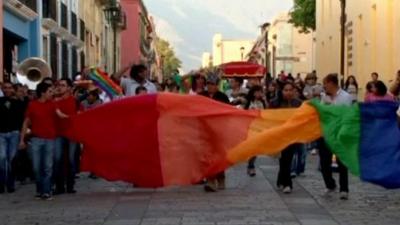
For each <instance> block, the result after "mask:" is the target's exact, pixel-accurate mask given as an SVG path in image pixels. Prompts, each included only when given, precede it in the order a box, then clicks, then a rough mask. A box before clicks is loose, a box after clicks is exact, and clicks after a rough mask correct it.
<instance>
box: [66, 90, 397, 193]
mask: <svg viewBox="0 0 400 225" xmlns="http://www.w3.org/2000/svg"><path fill="white" fill-rule="evenodd" d="M396 109H397V108H396V105H395V104H389V103H387V104H386V103H385V104H370V105H360V106H357V105H355V106H352V107H338V106H325V105H320V104H319V103H317V102H311V103H310V104H308V103H306V104H303V105H302V106H301V107H300V108H298V109H278V110H263V111H245V110H240V109H237V108H235V107H232V106H229V105H226V104H223V103H219V102H215V101H213V100H211V99H208V98H205V97H202V96H189V95H175V94H156V95H145V96H138V97H131V98H125V99H121V100H118V101H115V102H112V103H109V104H106V105H103V106H100V107H98V108H96V109H93V110H90V111H88V112H85V113H82V114H79V115H77V116H76V117H73V118H71V129H70V137H71V138H72V139H74V140H77V141H79V142H81V143H83V145H84V154H83V159H82V161H83V162H82V163H83V168H82V169H83V170H85V171H92V172H94V173H95V174H97V175H99V176H101V177H104V178H105V179H107V180H111V181H114V180H122V181H126V182H130V183H134V184H135V185H136V186H140V187H162V186H170V185H189V184H194V183H197V182H199V181H200V180H202V179H203V178H205V177H208V176H211V175H214V174H216V173H218V172H220V171H223V170H225V169H226V168H228V167H229V166H232V165H234V164H236V163H239V162H243V161H246V160H247V159H249V158H250V157H252V156H255V155H260V154H267V155H276V154H279V153H280V152H281V151H282V150H283V149H284V148H285V147H287V146H288V145H290V144H293V143H308V142H311V141H313V140H316V139H318V138H320V137H321V136H324V137H325V139H326V140H327V143H328V145H329V146H330V148H331V149H332V151H333V152H334V153H335V154H336V155H337V156H338V157H339V158H340V159H341V160H342V161H343V163H344V164H345V165H347V166H348V167H349V169H350V171H351V172H352V173H354V174H356V175H360V177H361V178H362V179H363V180H366V181H369V182H373V183H375V184H379V185H382V186H384V187H387V188H399V187H400V139H399V138H398V137H399V129H398V127H397V123H396ZM375 111H378V112H379V113H375ZM115 115H118V116H115ZM374 132H375V133H374ZM382 134H384V135H382Z"/></svg>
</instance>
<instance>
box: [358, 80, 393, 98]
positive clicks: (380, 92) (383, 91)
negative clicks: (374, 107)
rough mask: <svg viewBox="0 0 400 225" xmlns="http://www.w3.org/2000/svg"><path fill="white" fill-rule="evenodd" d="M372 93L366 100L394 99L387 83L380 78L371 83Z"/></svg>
mask: <svg viewBox="0 0 400 225" xmlns="http://www.w3.org/2000/svg"><path fill="white" fill-rule="evenodd" d="M371 85H372V87H371V94H369V95H368V96H367V97H366V98H365V102H376V101H394V100H395V99H394V97H393V95H392V94H390V93H388V91H387V87H386V85H385V84H384V83H383V82H382V81H380V80H378V81H376V82H375V83H372V84H371Z"/></svg>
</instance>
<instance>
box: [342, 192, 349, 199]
mask: <svg viewBox="0 0 400 225" xmlns="http://www.w3.org/2000/svg"><path fill="white" fill-rule="evenodd" d="M340 199H341V200H348V199H349V193H348V192H344V191H342V192H340Z"/></svg>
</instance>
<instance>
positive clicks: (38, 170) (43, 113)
mask: <svg viewBox="0 0 400 225" xmlns="http://www.w3.org/2000/svg"><path fill="white" fill-rule="evenodd" d="M36 95H37V97H38V99H37V100H34V101H32V102H31V103H30V104H29V106H28V109H27V112H26V115H25V120H24V123H23V126H22V131H21V137H20V148H21V149H24V148H25V147H26V145H25V143H24V138H25V135H26V133H27V130H28V127H30V128H31V133H32V139H31V143H30V145H31V146H30V151H31V155H32V167H33V172H34V175H35V180H36V193H37V194H36V198H42V199H44V200H51V199H52V197H51V175H52V169H53V151H54V144H55V139H56V137H57V131H56V117H57V116H58V117H63V118H67V116H66V115H64V114H62V113H61V112H60V110H58V109H57V108H56V106H55V104H54V102H53V101H52V99H53V91H52V88H51V85H49V84H46V83H44V82H42V83H40V84H38V85H37V87H36Z"/></svg>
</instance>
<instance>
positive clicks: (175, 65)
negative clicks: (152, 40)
mask: <svg viewBox="0 0 400 225" xmlns="http://www.w3.org/2000/svg"><path fill="white" fill-rule="evenodd" d="M156 50H157V52H158V54H159V55H160V57H161V61H162V72H163V75H164V77H172V76H173V75H174V74H175V71H177V70H178V69H179V68H181V65H182V62H181V60H179V59H178V58H177V57H176V56H175V51H174V49H173V48H172V47H171V45H170V44H169V42H168V41H166V40H164V39H162V38H159V37H157V39H156Z"/></svg>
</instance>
